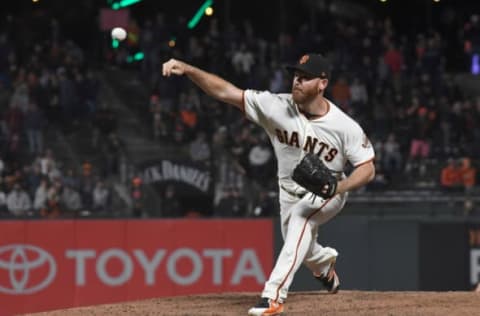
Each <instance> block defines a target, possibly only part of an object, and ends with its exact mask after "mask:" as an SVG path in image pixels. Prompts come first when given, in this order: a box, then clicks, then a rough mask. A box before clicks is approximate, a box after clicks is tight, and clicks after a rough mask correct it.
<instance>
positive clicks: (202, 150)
mask: <svg viewBox="0 0 480 316" xmlns="http://www.w3.org/2000/svg"><path fill="white" fill-rule="evenodd" d="M189 153H190V159H192V160H193V161H200V162H208V161H209V160H210V155H211V153H210V145H209V143H208V142H207V135H206V133H205V132H198V133H197V137H196V138H195V139H194V140H193V141H192V142H191V143H190V145H189Z"/></svg>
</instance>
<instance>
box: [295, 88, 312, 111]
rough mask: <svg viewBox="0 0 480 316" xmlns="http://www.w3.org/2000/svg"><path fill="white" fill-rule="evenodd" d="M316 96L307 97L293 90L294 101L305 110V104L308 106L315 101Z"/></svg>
mask: <svg viewBox="0 0 480 316" xmlns="http://www.w3.org/2000/svg"><path fill="white" fill-rule="evenodd" d="M315 97H316V95H307V94H304V93H303V92H301V91H298V90H292V99H293V101H294V102H295V103H296V104H297V105H298V107H299V108H300V109H302V110H303V104H308V103H310V102H312V101H313V99H315Z"/></svg>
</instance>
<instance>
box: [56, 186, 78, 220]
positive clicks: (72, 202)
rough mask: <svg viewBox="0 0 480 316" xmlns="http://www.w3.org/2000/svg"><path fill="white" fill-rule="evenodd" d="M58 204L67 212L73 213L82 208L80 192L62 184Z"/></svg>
mask: <svg viewBox="0 0 480 316" xmlns="http://www.w3.org/2000/svg"><path fill="white" fill-rule="evenodd" d="M60 205H62V206H63V207H62V208H63V210H64V212H65V213H67V214H71V215H74V214H75V213H76V212H78V211H80V210H81V209H82V199H81V197H80V193H78V192H77V191H76V190H75V189H74V188H72V187H71V186H69V185H64V186H63V190H62V194H61V196H60Z"/></svg>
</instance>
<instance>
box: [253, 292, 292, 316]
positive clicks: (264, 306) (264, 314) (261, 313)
mask: <svg viewBox="0 0 480 316" xmlns="http://www.w3.org/2000/svg"><path fill="white" fill-rule="evenodd" d="M282 313H283V304H282V303H278V302H275V301H274V300H272V299H269V298H267V297H262V299H261V300H260V301H259V302H258V303H257V305H255V306H254V307H252V308H250V309H249V310H248V315H251V316H278V315H282Z"/></svg>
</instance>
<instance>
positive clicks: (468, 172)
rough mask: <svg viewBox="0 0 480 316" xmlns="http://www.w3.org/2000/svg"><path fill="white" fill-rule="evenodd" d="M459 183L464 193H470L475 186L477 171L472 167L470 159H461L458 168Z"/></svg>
mask: <svg viewBox="0 0 480 316" xmlns="http://www.w3.org/2000/svg"><path fill="white" fill-rule="evenodd" d="M459 171H460V182H461V184H462V185H463V187H464V188H465V192H466V193H470V192H471V191H472V189H473V187H474V186H475V181H476V177H477V170H476V169H475V168H474V167H472V165H471V159H470V158H467V157H465V158H463V159H462V160H461V166H460V170H459Z"/></svg>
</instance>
